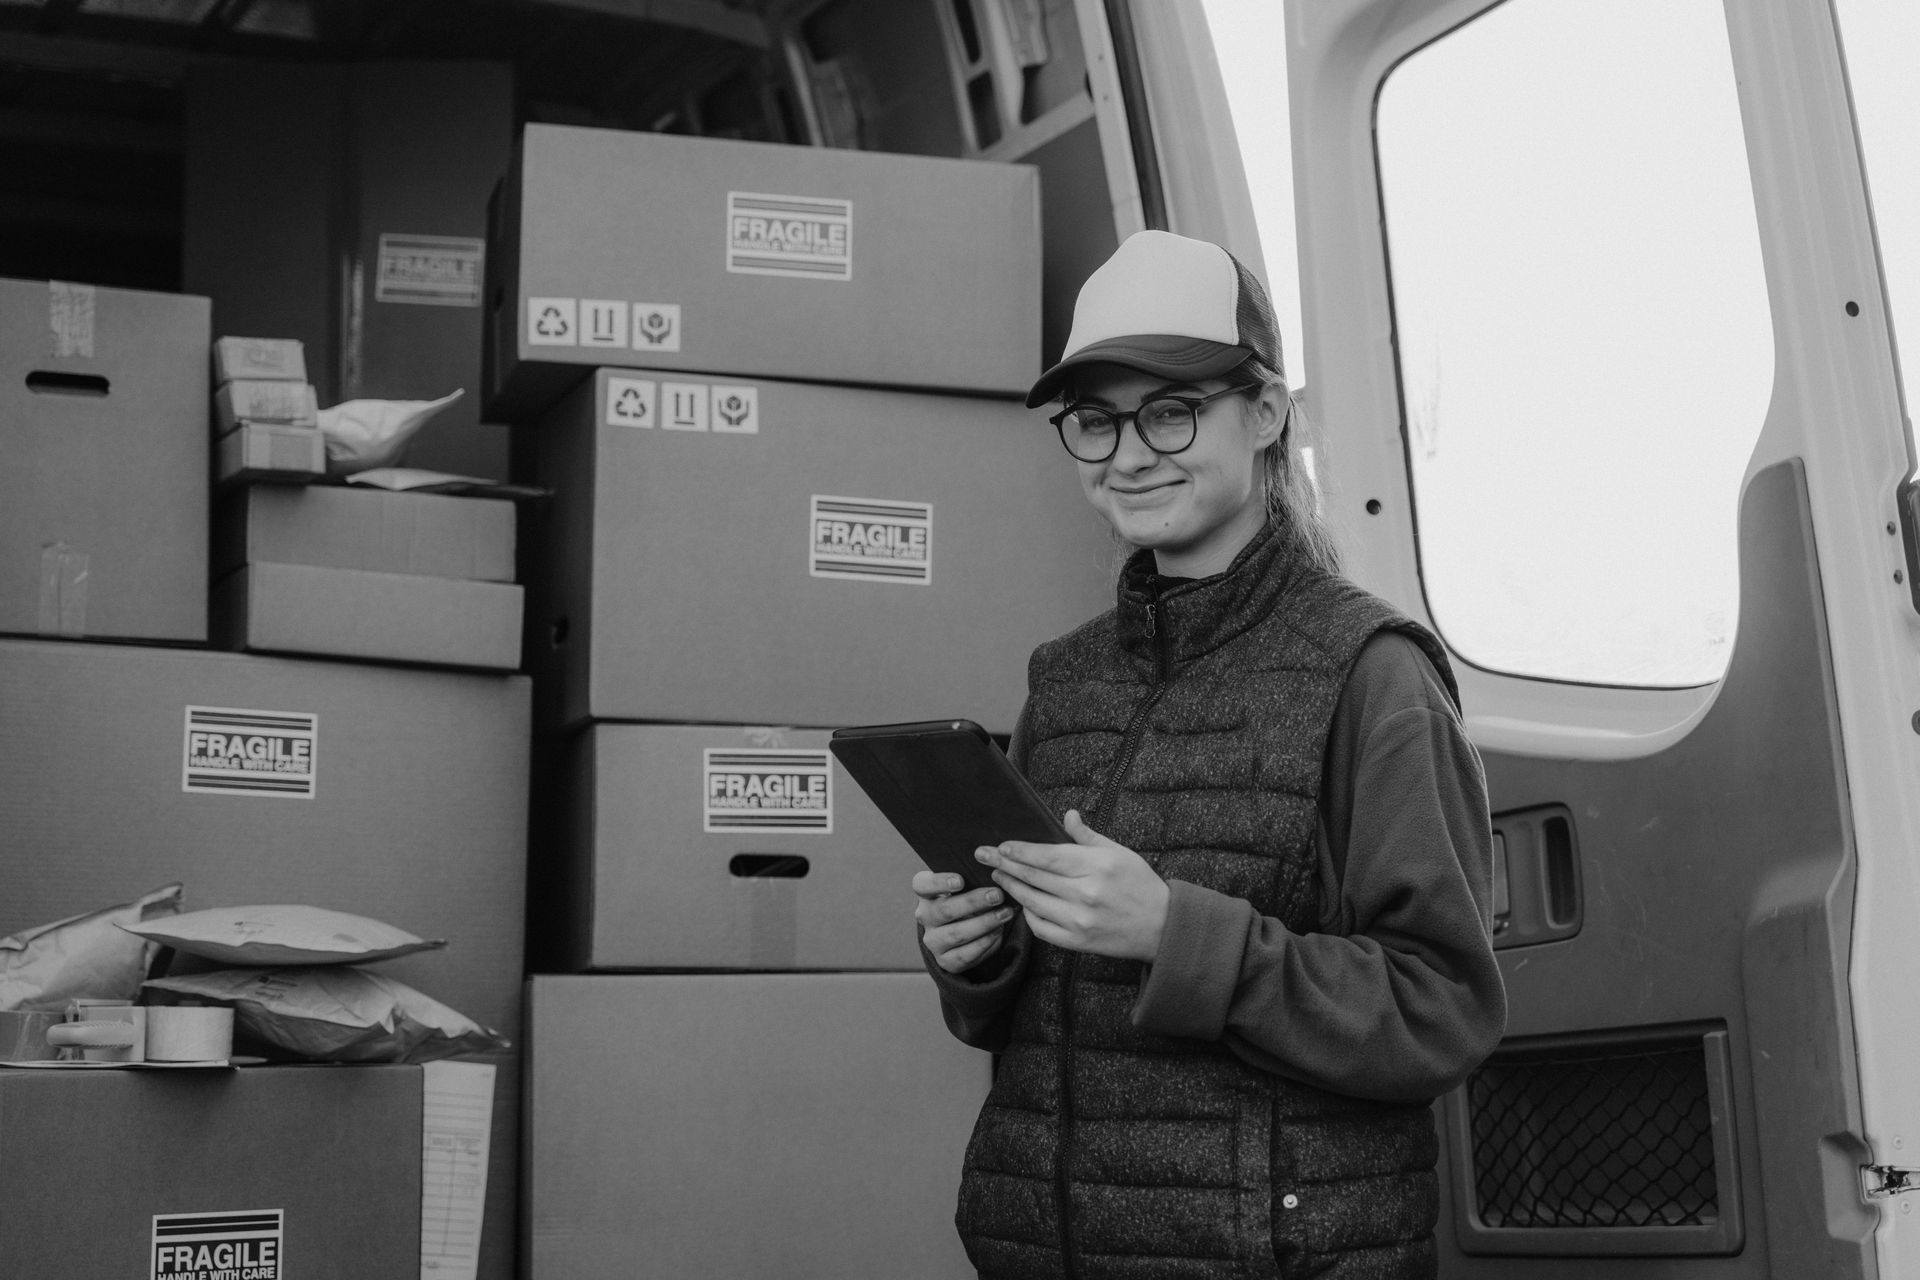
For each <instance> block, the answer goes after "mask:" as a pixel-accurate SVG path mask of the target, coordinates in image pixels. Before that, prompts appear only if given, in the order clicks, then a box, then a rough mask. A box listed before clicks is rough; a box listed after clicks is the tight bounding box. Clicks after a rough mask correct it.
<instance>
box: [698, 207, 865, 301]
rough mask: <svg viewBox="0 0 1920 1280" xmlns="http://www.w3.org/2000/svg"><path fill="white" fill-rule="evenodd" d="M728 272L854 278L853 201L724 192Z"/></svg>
mask: <svg viewBox="0 0 1920 1280" xmlns="http://www.w3.org/2000/svg"><path fill="white" fill-rule="evenodd" d="M727 270H729V271H733V272H737V273H741V274H745V275H758V276H795V277H798V278H800V279H803V280H851V279H853V201H851V200H823V199H816V198H814V197H812V196H776V195H767V194H764V193H761V192H755V191H729V192H727Z"/></svg>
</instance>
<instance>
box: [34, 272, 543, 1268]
mask: <svg viewBox="0 0 1920 1280" xmlns="http://www.w3.org/2000/svg"><path fill="white" fill-rule="evenodd" d="M208 317H209V303H208V300H207V299H205V298H193V297H179V296H171V295H161V294H148V293H138V292H134V291H129V290H115V289H108V288H94V287H91V286H84V285H70V284H58V283H56V284H51V285H50V284H48V283H46V282H38V283H31V282H14V281H5V282H0V365H3V366H4V369H3V370H0V372H4V374H5V376H4V377H0V445H3V446H4V448H5V451H6V455H7V460H8V466H7V467H6V468H5V469H4V471H0V476H4V477H5V478H4V479H0V633H7V634H0V708H4V709H5V712H4V714H3V715H0V777H4V778H5V779H6V781H5V783H4V784H0V885H3V886H4V890H0V937H5V936H8V935H12V934H16V933H20V932H22V931H26V930H31V929H34V928H36V927H38V926H41V925H45V924H47V923H49V922H52V921H55V920H59V919H62V918H64V917H67V916H72V915H74V914H76V913H81V912H87V911H91V910H95V909H98V908H101V907H105V906H108V905H110V904H113V903H116V902H124V901H127V900H130V899H132V898H135V897H137V896H138V895H140V894H142V893H143V892H145V891H147V890H151V889H153V888H155V887H156V886H159V885H164V884H167V883H168V882H170V881H180V882H183V883H184V885H185V887H186V905H187V907H188V908H190V909H191V908H198V907H207V906H216V905H240V904H248V903H283V902H292V903H308V904H312V905H316V906H324V907H330V908H333V909H335V910H340V911H347V912H352V913H355V914H359V915H364V916H368V917H371V918H374V919H377V920H383V921H389V922H391V923H393V924H395V925H397V926H399V927H401V928H404V929H407V930H409V931H411V932H413V933H416V934H419V935H421V936H425V937H434V938H446V939H449V945H448V946H447V947H446V948H444V949H442V950H435V951H430V952H423V953H421V954H419V955H415V956H409V957H406V958H404V959H401V960H397V961H395V962H393V963H392V965H391V967H390V969H389V970H388V971H389V972H390V973H391V974H392V976H394V977H395V978H397V979H399V980H400V981H403V982H405V983H406V984H408V985H409V986H412V987H415V988H417V989H418V990H420V991H421V992H423V993H425V994H427V995H430V996H431V997H433V998H434V999H436V1000H439V1001H442V1002H444V1003H445V1004H447V1005H450V1006H452V1007H453V1008H455V1009H457V1010H459V1011H460V1012H461V1013H463V1014H466V1015H467V1016H469V1017H471V1018H473V1019H475V1020H476V1021H479V1022H481V1023H483V1024H485V1025H487V1026H490V1027H493V1028H497V1029H498V1030H499V1031H501V1032H502V1033H503V1034H504V1035H506V1036H507V1037H509V1038H510V1039H512V1040H513V1041H514V1042H515V1044H516V1045H517V1044H518V1042H519V1041H520V1038H521V1030H520V1008H521V989H522V985H523V981H524V973H525V966H524V960H523V948H524V938H525V878H526V831H527V779H528V772H529V744H530V741H531V682H530V681H529V680H528V679H526V678H525V677H523V676H519V675H512V674H500V673H499V672H497V671H495V672H486V673H481V672H476V671H457V670H433V669H426V668H425V667H423V666H421V665H417V664H421V663H433V664H436V665H441V666H447V665H465V666H469V667H495V668H505V669H511V668H513V667H515V666H516V665H517V649H518V630H519V594H518V593H519V588H518V587H517V586H515V585H513V583H512V579H513V576H514V574H513V558H514V549H513V540H514V512H513V509H512V507H511V506H510V505H509V504H506V503H500V502H484V501H478V500H473V499H466V498H460V499H455V498H450V497H444V496H439V495H433V496H428V495H418V494H391V493H382V492H375V491H368V492H361V491H359V490H349V489H346V488H342V487H338V486H326V485H297V486H287V485H278V484H274V485H267V484H235V485H233V486H232V487H230V488H226V489H224V491H223V492H222V494H221V495H220V497H221V502H220V513H221V521H220V531H221V532H220V541H219V544H218V550H217V551H213V550H212V549H211V548H210V544H209V534H208V528H209V511H210V497H211V496H212V493H211V490H212V488H213V486H212V482H211V469H210V468H209V466H208V436H209V432H208V419H209V416H210V415H209V406H210V404H212V405H213V406H214V407H213V409H212V415H213V416H214V419H215V421H216V422H218V421H220V420H221V418H222V416H223V415H224V416H228V417H230V418H231V420H232V422H233V426H234V431H233V432H231V433H229V436H228V438H229V439H231V438H232V436H233V435H238V434H242V433H244V432H246V431H248V430H249V429H250V428H249V424H252V425H255V426H258V425H261V424H259V423H258V422H256V421H255V420H256V419H260V418H266V417H274V418H278V419H281V421H277V422H272V423H269V424H266V425H268V426H269V427H270V428H271V429H273V430H282V429H293V430H295V431H301V432H309V433H312V435H313V437H314V438H315V439H317V438H318V432H317V431H316V430H315V428H314V427H313V426H312V424H311V418H312V406H313V394H312V390H311V388H310V387H309V386H308V385H307V383H306V381H305V377H304V371H303V369H302V368H301V365H300V363H299V359H298V356H299V352H298V348H297V346H293V347H289V346H288V345H287V344H280V343H260V342H242V343H234V342H222V343H220V344H218V345H217V346H216V345H215V344H214V343H213V342H212V339H211V334H210V325H209V319H208ZM210 350H211V351H213V352H214V353H215V354H214V358H213V361H212V362H211V365H210V361H209V351H210ZM210 367H211V368H212V370H213V371H214V375H215V377H216V378H217V380H218V382H219V388H218V395H217V396H216V395H215V394H213V392H214V390H215V388H214V387H213V385H212V383H211V381H210V378H209V369H210ZM302 419H305V420H306V421H304V422H303V421H301V420H302ZM216 575H218V576H219V588H218V594H219V596H220V597H221V598H222V599H223V600H232V601H238V602H240V603H239V604H237V605H234V606H231V607H223V610H222V616H223V618H225V619H239V620H240V624H239V625H240V628H241V629H240V632H239V635H240V637H241V642H242V643H248V644H251V643H252V641H253V640H255V639H260V638H262V637H268V638H270V639H271V643H272V647H276V648H284V649H287V650H292V651H300V652H305V653H310V654H325V655H327V656H329V657H353V658H358V659H361V660H360V661H352V662H342V661H318V660H311V659H293V658H284V657H263V656H253V655H249V654H240V653H230V652H219V651H216V650H213V649H211V648H209V647H208V626H207V620H208V601H209V594H208V584H209V582H210V580H212V579H213V578H215V577H216ZM473 593H480V594H483V595H485V596H486V598H487V601H488V604H487V605H486V607H483V608H478V609H476V608H472V607H469V602H470V601H471V600H472V599H473V598H474V595H473ZM503 593H504V594H505V595H507V596H510V597H511V609H510V611H509V610H508V609H506V608H503V607H502V606H500V605H499V604H498V603H497V601H498V600H499V599H500V598H501V596H502V594H503ZM368 601H378V602H379V607H378V608H375V607H373V606H371V605H369V604H367V603H366V602H368ZM450 608H451V609H454V610H456V611H457V610H460V609H465V610H466V611H465V612H464V613H458V612H456V614H455V616H453V617H451V618H449V617H447V616H446V615H444V614H443V613H442V612H440V611H442V610H447V609H450ZM356 619H357V621H356ZM328 627H331V628H333V629H334V630H332V631H328V630H327V628H328ZM275 628H278V630H275ZM456 629H464V630H465V631H468V632H472V633H475V635H463V636H461V637H459V639H460V643H461V644H466V645H473V646H482V645H484V647H474V648H468V649H461V648H458V647H457V646H452V647H450V640H449V634H450V632H451V631H452V630H456ZM314 635H319V636H320V637H321V641H320V642H315V641H314V640H313V639H312V637H313V636H314ZM369 635H372V636H373V637H374V638H375V639H374V641H373V642H368V641H367V639H366V637H367V636H369ZM476 635H477V636H480V637H484V640H480V639H476V638H475V636H476ZM396 636H400V637H401V638H402V639H404V640H405V641H406V642H407V643H409V644H414V645H416V647H415V648H412V649H404V648H400V647H397V646H398V641H396V640H395V637H396ZM421 637H426V638H425V639H422V638H421ZM95 639H111V640H116V641H120V642H122V643H114V644H99V643H89V642H88V641H92V640H95ZM356 645H358V646H359V647H358V648H356V647H355V646H356ZM253 647H261V648H265V647H268V644H266V643H262V644H258V645H254V646H253ZM367 659H379V660H380V661H378V662H375V661H367ZM402 662H404V663H408V664H415V665H397V664H398V663H402ZM6 960H7V953H6V952H5V950H4V949H0V970H4V968H5V962H6ZM6 991H7V984H6V983H5V982H0V996H4V994H5V992H6ZM482 1063H483V1065H484V1064H491V1065H492V1066H493V1067H494V1068H495V1071H496V1076H495V1088H494V1091H493V1099H494V1103H493V1105H490V1106H489V1105H487V1104H484V1103H483V1104H481V1105H480V1106H479V1109H478V1111H477V1112H476V1113H475V1115H474V1117H473V1119H472V1125H473V1126H476V1127H477V1132H478V1134H480V1135H482V1136H484V1137H485V1138H486V1140H487V1142H488V1144H489V1151H490V1157H489V1165H488V1168H487V1170H486V1178H487V1184H486V1205H485V1214H484V1219H480V1218H478V1216H477V1215H476V1222H483V1224H484V1225H483V1227H482V1229H483V1231H484V1235H483V1236H482V1238H481V1240H480V1242H479V1244H478V1247H477V1255H478V1275H480V1276H482V1277H490V1278H493V1280H499V1278H501V1277H505V1276H508V1275H510V1274H511V1271H512V1262H511V1258H512V1254H513V1249H514V1245H513V1231H514V1226H515V1214H514V1209H513V1206H514V1204H515V1201H516V1197H517V1191H516V1183H517V1173H518V1155H517V1152H518V1136H519V1124H518V1119H517V1101H518V1097H519V1084H518V1069H517V1063H518V1055H517V1053H513V1052H510V1053H502V1054H496V1055H489V1056H488V1057H487V1058H485V1059H483V1060H482ZM422 1091H423V1072H422V1071H421V1070H420V1069H419V1068H415V1067H400V1066H382V1067H359V1066H356V1067H345V1066H338V1067H327V1068H305V1067H252V1066H249V1067H243V1068H241V1069H240V1070H239V1071H238V1072H237V1073H235V1072H208V1071H205V1070H200V1069H195V1070H193V1071H177V1070H176V1071H164V1072H162V1071H154V1072H150V1073H146V1074H142V1073H140V1072H138V1071H130V1070H126V1069H113V1070H104V1071H62V1070H48V1069H18V1070H15V1069H0V1170H4V1171H7V1172H0V1202H4V1203H5V1204H6V1205H7V1206H8V1208H7V1209H6V1211H5V1212H4V1213H0V1258H3V1259H5V1260H6V1261H7V1262H8V1263H18V1264H19V1265H21V1266H24V1267H26V1268H27V1270H28V1271H32V1272H35V1273H44V1274H63V1275H64V1274H69V1273H79V1272H86V1273H89V1274H91V1273H94V1272H101V1273H105V1272H108V1271H125V1270H128V1269H129V1268H138V1267H142V1266H146V1267H149V1268H151V1266H152V1265H154V1258H155V1256H156V1255H155V1254H154V1252H153V1251H154V1249H156V1248H158V1247H159V1246H160V1245H161V1244H164V1243H166V1242H165V1241H163V1240H161V1238H160V1235H159V1234H156V1233H159V1232H161V1226H160V1222H161V1219H163V1218H164V1219H169V1220H171V1219H172V1218H175V1217H179V1216H181V1215H185V1216H189V1217H197V1218H204V1219H207V1220H208V1222H212V1221H213V1220H214V1219H222V1220H221V1221H220V1222H217V1223H213V1226H210V1227H209V1228H208V1230H209V1233H211V1234H209V1235H208V1236H207V1238H206V1239H205V1241H204V1242H205V1243H207V1244H208V1247H209V1248H210V1249H212V1248H214V1247H216V1246H219V1245H224V1246H226V1253H225V1254H224V1255H222V1256H229V1257H233V1258H238V1257H242V1256H250V1257H252V1258H253V1259H254V1262H255V1263H256V1264H258V1263H260V1262H262V1261H263V1260H264V1257H265V1255H264V1254H263V1253H262V1252H261V1251H262V1250H265V1249H267V1248H268V1247H269V1242H271V1248H272V1250H273V1251H274V1252H275V1253H283V1254H284V1257H285V1259H286V1261H287V1265H288V1266H289V1267H290V1268H291V1267H296V1266H297V1270H298V1271H299V1273H300V1274H302V1275H335V1276H342V1277H344V1276H355V1277H359V1276H376V1275H379V1276H386V1275H391V1276H396V1277H398V1276H402V1275H406V1276H409V1277H410V1276H413V1275H417V1274H419V1272H420V1270H421V1262H422V1255H421V1249H422V1207H421V1206H422V1201H421V1178H422V1172H421V1171H422V1168H423V1164H422V1161H423V1142H422V1136H423V1135H422V1123H423V1121H422V1115H423V1102H422V1097H423V1093H422ZM471 1136H472V1135H468V1137H471ZM462 1141H467V1138H463V1139H462ZM462 1149H463V1150H468V1151H472V1150H477V1148H475V1147H471V1146H469V1147H464V1148H462ZM370 1169H371V1170H374V1173H372V1174H369V1172H368V1171H369V1170H370ZM476 1172H477V1171H476V1170H474V1169H470V1168H469V1169H464V1170H462V1172H461V1177H462V1178H463V1179H467V1180H468V1181H466V1182H465V1184H464V1185H468V1186H472V1185H476V1184H474V1183H473V1182H472V1181H471V1177H472V1175H473V1174H475V1173H476ZM9 1173H10V1174H11V1180H9V1178H8V1174H9ZM262 1206H270V1207H271V1208H272V1214H273V1215H277V1216H276V1217H275V1221H274V1222H272V1223H267V1222H264V1221H260V1222H246V1223H241V1222H237V1221H234V1222H227V1221H225V1220H224V1219H223V1218H222V1215H226V1214H230V1213H238V1212H239V1211H243V1210H244V1211H256V1210H261V1208H262ZM176 1225H178V1224H176ZM191 1225H193V1224H186V1225H185V1226H182V1227H181V1230H180V1231H179V1232H177V1233H173V1235H177V1236H178V1241H176V1242H194V1241H200V1237H194V1236H193V1233H192V1232H191V1231H190V1230H188V1229H187V1227H188V1226H191ZM199 1225H203V1226H204V1225H207V1224H206V1223H201V1224H199ZM215 1227H217V1228H218V1231H215V1230H214V1228H215ZM169 1230H171V1228H169ZM220 1232H226V1235H220ZM215 1236H218V1237H219V1238H218V1239H215V1238H214V1237H215ZM190 1237H191V1238H192V1239H191V1240H190V1239H189V1238H190ZM169 1238H170V1239H171V1238H172V1236H171V1235H170V1236H169ZM235 1250H242V1252H235ZM245 1250H252V1252H251V1254H246V1253H245V1252H244V1251H245ZM210 1256H212V1255H210ZM142 1259H145V1261H142ZM471 1261H472V1259H471V1257H469V1262H471ZM35 1264H37V1265H35ZM4 1270H7V1268H6V1267H4V1266H0V1271H4ZM141 1273H142V1274H147V1273H148V1272H147V1271H142V1272H141ZM160 1273H161V1272H155V1274H160ZM235 1273H236V1274H238V1271H236V1272H235ZM8 1274H11V1272H10V1271H9V1272H8ZM260 1274H262V1275H277V1274H280V1273H279V1272H278V1271H270V1272H269V1271H262V1272H260Z"/></svg>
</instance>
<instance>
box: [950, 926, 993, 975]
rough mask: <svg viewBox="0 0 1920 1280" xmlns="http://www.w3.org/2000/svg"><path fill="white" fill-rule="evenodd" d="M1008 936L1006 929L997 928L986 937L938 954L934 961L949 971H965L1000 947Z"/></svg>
mask: <svg viewBox="0 0 1920 1280" xmlns="http://www.w3.org/2000/svg"><path fill="white" fill-rule="evenodd" d="M1005 938H1006V930H1005V929H995V930H994V931H993V932H991V933H989V934H987V935H986V936H985V937H981V938H975V939H974V940H973V941H972V942H969V943H966V944H965V945H963V946H958V947H955V948H954V949H953V950H951V951H948V952H946V953H944V954H941V955H936V956H935V957H934V958H933V959H934V963H936V964H938V965H939V966H940V967H941V968H942V969H944V970H945V971H946V972H948V973H964V972H966V971H967V970H968V969H971V968H973V966H975V965H977V964H979V963H980V962H981V961H982V960H985V959H986V958H987V957H988V956H990V955H992V954H993V953H994V952H996V951H998V950H999V949H1000V943H1001V942H1002V941H1003V940H1004V939H1005Z"/></svg>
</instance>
